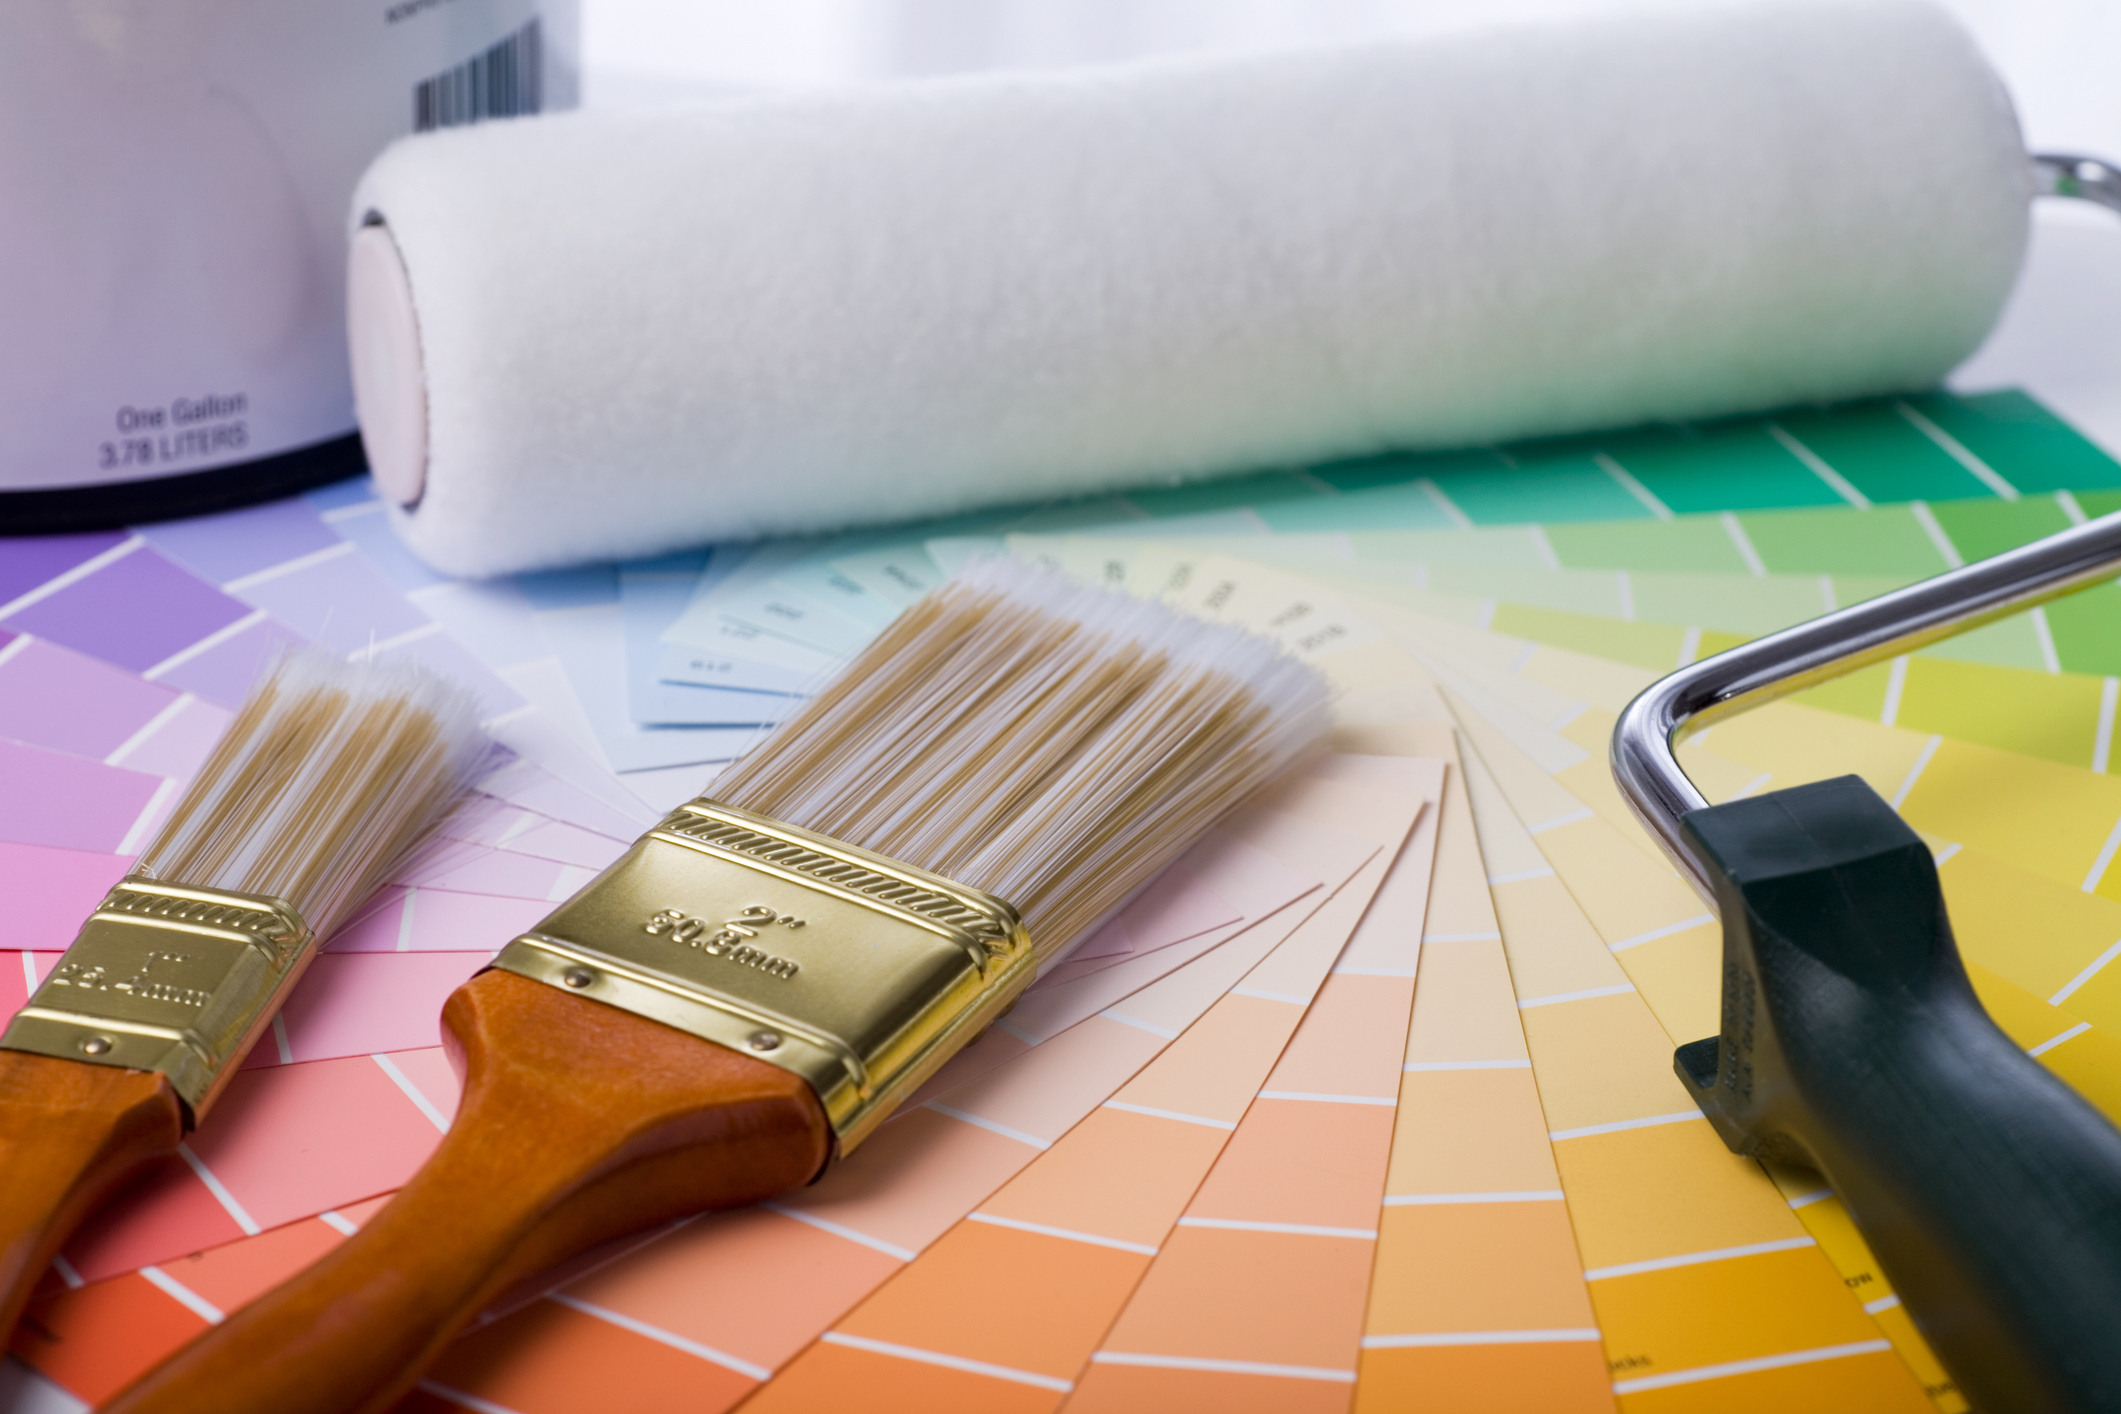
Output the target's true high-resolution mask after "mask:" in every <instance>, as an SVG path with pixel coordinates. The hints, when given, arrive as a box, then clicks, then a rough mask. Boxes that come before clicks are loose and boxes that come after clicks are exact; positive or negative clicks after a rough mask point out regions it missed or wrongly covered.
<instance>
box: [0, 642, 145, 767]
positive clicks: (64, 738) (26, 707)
mask: <svg viewBox="0 0 2121 1414" xmlns="http://www.w3.org/2000/svg"><path fill="white" fill-rule="evenodd" d="M176 699H177V694H176V693H175V692H174V691H172V690H171V689H169V688H166V687H160V686H157V685H156V684H154V683H151V682H147V681H144V680H142V679H141V678H139V677H137V676H135V675H134V674H132V673H128V672H126V671H124V670H123V669H122V668H114V667H112V666H111V665H110V664H108V663H105V662H101V661H99V660H97V659H95V658H91V657H88V656H87V655H86V654H82V653H76V652H74V651H72V650H71V649H67V648H61V647H59V646H58V645H57V644H55V643H46V642H45V641H44V640H43V639H36V638H33V639H31V640H30V641H29V643H27V644H26V645H24V646H23V647H22V648H21V649H19V650H17V651H16V652H15V653H13V654H12V655H10V656H9V658H8V659H7V661H6V662H4V663H0V737H6V738H9V739H10V740H13V741H21V742H27V743H29V744H30V745H31V746H42V747H48V748H49V749H51V750H53V751H64V752H66V753H68V754H69V755H73V756H86V757H89V758H91V759H93V760H97V761H101V760H102V759H103V758H104V757H106V756H108V755H110V754H111V752H113V751H115V750H117V749H118V747H120V746H122V745H123V744H124V743H125V742H126V740H127V739H128V738H130V737H131V736H132V735H133V733H135V732H137V731H139V730H140V728H141V727H143V726H146V725H147V723H149V722H150V721H152V720H154V717H155V714H157V713H158V712H161V711H162V710H163V709H164V708H166V707H168V706H169V704H170V703H172V702H174V701H176Z"/></svg>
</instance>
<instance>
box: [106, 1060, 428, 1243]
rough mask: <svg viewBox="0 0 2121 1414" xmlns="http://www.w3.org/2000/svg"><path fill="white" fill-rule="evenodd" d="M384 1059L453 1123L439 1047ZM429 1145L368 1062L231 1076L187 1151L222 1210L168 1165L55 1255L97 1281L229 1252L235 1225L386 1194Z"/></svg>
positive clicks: (377, 1067)
mask: <svg viewBox="0 0 2121 1414" xmlns="http://www.w3.org/2000/svg"><path fill="white" fill-rule="evenodd" d="M384 1059H387V1060H389V1061H390V1062H391V1064H392V1065H393V1066H394V1067H395V1068H396V1069H397V1071H398V1073H399V1074H400V1075H403V1076H404V1077H405V1078H406V1080H407V1081H408V1082H409V1083H411V1084H412V1085H413V1086H414V1087H415V1088H416V1089H417V1090H418V1091H419V1092H420V1096H421V1098H422V1099H424V1100H426V1101H427V1104H428V1107H429V1108H431V1109H433V1110H435V1111H436V1112H437V1113H439V1114H441V1115H442V1116H444V1117H445V1118H447V1117H448V1116H449V1115H451V1114H454V1113H455V1111H456V1080H455V1077H454V1076H453V1075H452V1074H451V1073H450V1070H449V1062H448V1061H447V1060H446V1059H444V1058H443V1056H442V1053H441V1051H440V1050H439V1049H437V1050H421V1051H407V1052H401V1053H399V1054H397V1055H393V1056H387V1057H384ZM441 1137H442V1133H441V1130H440V1129H439V1128H438V1127H437V1126H436V1125H435V1123H434V1121H433V1120H432V1119H430V1118H429V1117H428V1116H427V1114H426V1113H425V1111H423V1110H422V1109H421V1107H420V1106H419V1105H418V1104H416V1103H415V1102H414V1101H413V1099H412V1097H411V1095H409V1094H407V1093H406V1091H405V1090H404V1089H403V1088H402V1087H401V1086H400V1085H399V1084H398V1082H397V1080H396V1079H394V1078H393V1077H392V1076H391V1074H390V1073H389V1072H388V1071H386V1070H385V1069H384V1068H383V1067H382V1065H381V1064H379V1063H378V1059H377V1058H376V1057H374V1056H355V1057H351V1058H348V1059H345V1060H328V1061H318V1062H315V1063H314V1064H310V1065H285V1066H275V1067H273V1068H271V1069H269V1070H246V1071H242V1072H240V1073H238V1074H237V1076H236V1077H235V1079H234V1080H232V1081H230V1082H229V1086H228V1089H227V1091H226V1092H224V1093H223V1094H222V1096H221V1098H220V1100H219V1101H218V1102H217V1103H216V1104H215V1106H214V1108H213V1110H211V1111H210V1112H209V1113H208V1114H207V1117H206V1121H205V1123H203V1124H202V1125H201V1126H200V1127H199V1129H198V1132H196V1133H195V1134H193V1135H192V1136H191V1138H190V1139H189V1140H188V1141H187V1145H188V1147H189V1148H190V1150H191V1152H192V1156H193V1157H194V1158H195V1159H196V1160H197V1161H198V1163H199V1164H200V1166H201V1167H203V1168H205V1169H206V1171H207V1172H209V1173H211V1174H212V1175H213V1176H214V1178H215V1179H216V1180H217V1181H219V1182H220V1183H221V1185H222V1186H223V1188H224V1189H225V1190H226V1191H227V1193H228V1195H229V1200H230V1202H231V1203H233V1205H234V1207H233V1209H231V1208H230V1207H229V1206H228V1205H226V1204H224V1203H222V1202H221V1201H219V1200H217V1199H216V1197H215V1195H214V1194H213V1191H212V1190H211V1189H209V1188H208V1187H207V1186H206V1184H205V1183H203V1182H202V1181H201V1180H200V1178H199V1176H198V1174H197V1172H196V1171H195V1170H194V1169H193V1168H192V1167H191V1166H190V1165H189V1164H187V1163H185V1162H184V1161H183V1160H182V1159H175V1160H172V1161H170V1162H169V1163H168V1164H167V1165H165V1166H163V1167H162V1168H161V1169H160V1170H158V1171H157V1172H156V1173H155V1174H154V1176H153V1177H152V1178H150V1179H148V1180H147V1181H145V1182H143V1183H141V1184H140V1185H138V1186H136V1187H135V1188H133V1189H131V1190H130V1191H129V1192H128V1193H127V1194H126V1195H125V1196H124V1197H123V1198H121V1199H120V1200H119V1201H118V1202H116V1203H114V1204H112V1205H111V1206H110V1207H108V1208H106V1209H104V1210H103V1211H102V1212H101V1213H98V1214H97V1215H96V1216H95V1217H93V1218H91V1219H90V1220H89V1222H88V1223H87V1225H86V1226H84V1227H83V1228H82V1230H81V1231H80V1232H79V1233H78V1234H76V1235H75V1237H74V1239H73V1241H71V1242H69V1243H68V1244H67V1245H66V1256H67V1260H68V1261H70V1262H72V1263H73V1264H74V1267H75V1268H76V1269H77V1270H78V1271H79V1272H80V1273H81V1275H82V1277H83V1278H84V1279H86V1280H88V1281H100V1280H102V1279H103V1278H105V1277H110V1276H116V1275H117V1274H119V1273H120V1272H130V1271H136V1270H138V1269H139V1268H141V1267H143V1266H146V1265H148V1264H150V1263H153V1262H166V1261H168V1260H170V1259H171V1258H173V1257H182V1256H184V1255H186V1254H188V1253H192V1252H197V1251H200V1250H201V1249H203V1248H207V1247H214V1246H218V1245H220V1244H221V1243H224V1242H232V1241H234V1240H235V1239H236V1238H238V1237H240V1236H242V1235H243V1233H244V1228H243V1222H244V1220H248V1222H249V1223H250V1224H251V1225H252V1227H253V1228H254V1229H263V1228H270V1227H277V1226H279V1225H280V1224H282V1223H285V1222H291V1221H293V1220H294V1219H296V1218H306V1217H313V1216H315V1215H316V1214H318V1213H321V1212H324V1211H325V1210H327V1209H330V1208H338V1207H343V1206H345V1205H347V1204H350V1203H357V1202H359V1201H360V1200H362V1199H363V1198H370V1197H374V1196H375V1195H377V1194H379V1193H388V1192H390V1191H391V1190H392V1189H395V1188H398V1187H400V1186H402V1185H403V1184H404V1182H405V1180H406V1179H408V1178H410V1177H411V1176H412V1173H413V1170H415V1169H417V1168H418V1167H419V1166H420V1165H421V1164H422V1163H424V1162H425V1161H426V1159H427V1156H428V1155H429V1154H430V1153H432V1152H434V1146H435V1144H436V1143H437V1142H438V1141H439V1140H440V1139H441ZM238 1213H240V1214H241V1217H240V1218H239V1217H238V1216H237V1214H238Z"/></svg>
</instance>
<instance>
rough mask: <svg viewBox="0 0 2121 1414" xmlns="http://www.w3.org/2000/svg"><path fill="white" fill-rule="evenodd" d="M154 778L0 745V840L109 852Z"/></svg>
mask: <svg viewBox="0 0 2121 1414" xmlns="http://www.w3.org/2000/svg"><path fill="white" fill-rule="evenodd" d="M161 785H162V778H161V777H159V776H150V775H145V774H143V773H141V772H139V771H128V770H125V769H124V768H122V767H118V766H106V765H104V764H103V763H102V762H100V761H84V760H82V759H81V758H80V757H78V756H64V755H61V754H60V753H58V752H56V751H40V750H38V749H37V748H36V747H34V746H22V745H19V744H17V743H15V742H11V741H0V840H13V841H16V842H18V843H21V844H46V845H57V846H59V847H60V848H62V849H85V850H92V851H97V852H100V853H104V854H109V853H112V852H114V851H115V850H116V849H117V847H118V845H119V842H120V841H122V840H123V839H124V838H125V835H126V832H127V831H128V830H130V829H132V827H133V822H134V821H136V820H138V819H139V818H140V816H141V813H142V812H143V811H145V810H146V809H147V803H148V801H149V800H150V799H151V798H152V797H153V796H154V794H155V791H156V790H157V788H159V787H160V786H161Z"/></svg>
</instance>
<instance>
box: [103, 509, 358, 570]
mask: <svg viewBox="0 0 2121 1414" xmlns="http://www.w3.org/2000/svg"><path fill="white" fill-rule="evenodd" d="M139 533H140V534H141V535H144V536H146V537H147V540H148V543H149V544H151V545H153V546H154V547H155V548H156V549H157V550H160V551H161V552H162V553H163V554H165V555H167V556H169V557H170V558H171V559H172V560H175V561H176V562H177V563H178V564H180V565H182V566H184V567H185V568H186V569H188V570H190V571H191V572H192V573H193V574H195V575H197V576H199V578H201V579H204V580H207V581H210V582H211V583H214V584H226V583H228V582H229V581H230V580H232V579H240V578H241V577H242V576H244V575H247V574H256V573H257V572H258V571H259V570H262V569H270V568H272V567H273V566H274V565H280V564H285V563H287V562H288V561H289V560H293V559H299V558H300V557H302V556H303V555H310V554H314V553H316V552H317V551H319V550H328V549H330V548H331V547H332V546H334V545H336V544H338V543H339V537H338V536H337V535H335V534H333V533H332V529H331V527H330V526H328V525H326V524H324V522H322V521H320V520H318V519H317V513H316V510H315V509H314V508H313V507H311V506H310V505H309V504H308V503H307V502H305V501H303V500H300V499H299V498H298V499H295V500H291V501H273V502H270V503H268V504H266V505H262V506H250V507H247V508H245V509H243V510H240V511H223V512H222V513H221V514H219V515H211V516H199V517H197V518H196V519H193V520H170V521H164V522H162V523H161V524H160V525H143V526H141V527H140V529H139Z"/></svg>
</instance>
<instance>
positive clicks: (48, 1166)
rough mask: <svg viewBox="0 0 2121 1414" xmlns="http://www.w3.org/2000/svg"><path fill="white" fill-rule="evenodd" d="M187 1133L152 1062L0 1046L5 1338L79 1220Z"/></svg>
mask: <svg viewBox="0 0 2121 1414" xmlns="http://www.w3.org/2000/svg"><path fill="white" fill-rule="evenodd" d="M183 1137H184V1107H183V1105H182V1104H181V1103H180V1102H179V1101H178V1099H177V1092H176V1091H174V1090H172V1089H171V1088H170V1084H169V1081H168V1080H166V1079H164V1078H163V1077H162V1076H160V1075H158V1074H156V1073H155V1072H154V1071H151V1070H119V1069H117V1068H115V1067H113V1066H107V1065H92V1064H90V1063H89V1062H87V1061H70V1060H58V1059H55V1058H53V1057H50V1056H33V1055H29V1054H26V1053H24V1052H22V1051H0V1339H4V1338H5V1336H6V1335H7V1334H8V1333H10V1332H12V1331H13V1330H14V1328H15V1322H16V1320H18V1319H19V1318H20V1317H21V1315H22V1306H23V1303H24V1302H26V1301H27V1300H29V1294H30V1291H31V1290H32V1289H33V1288H34V1287H35V1286H36V1285H37V1280H38V1278H40V1277H42V1276H43V1275H44V1269H45V1268H46V1267H48V1266H50V1265H51V1261H52V1258H53V1257H55V1256H57V1255H58V1254H59V1249H60V1248H61V1247H62V1246H64V1245H65V1243H66V1239H67V1238H68V1237H70V1236H71V1235H72V1234H73V1231H74V1229H75V1228H76V1227H78V1226H80V1224H81V1220H82V1219H83V1218H86V1217H87V1216H88V1215H89V1214H90V1213H92V1212H94V1211H95V1210H96V1207H97V1205H99V1204H100V1203H102V1201H103V1200H104V1199H105V1198H107V1197H109V1196H110V1194H111V1193H112V1192H113V1191H115V1190H116V1189H117V1188H118V1187H119V1185H121V1184H123V1183H124V1182H125V1181H126V1180H127V1179H129V1178H131V1177H132V1176H133V1175H134V1174H135V1173H137V1172H139V1170H140V1169H141V1168H142V1167H143V1166H145V1165H147V1164H149V1163H152V1162H153V1161H154V1160H156V1159H159V1158H162V1157H164V1156H166V1155H169V1154H174V1153H176V1152H177V1141H178V1140H180V1139H182V1138H183Z"/></svg>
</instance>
